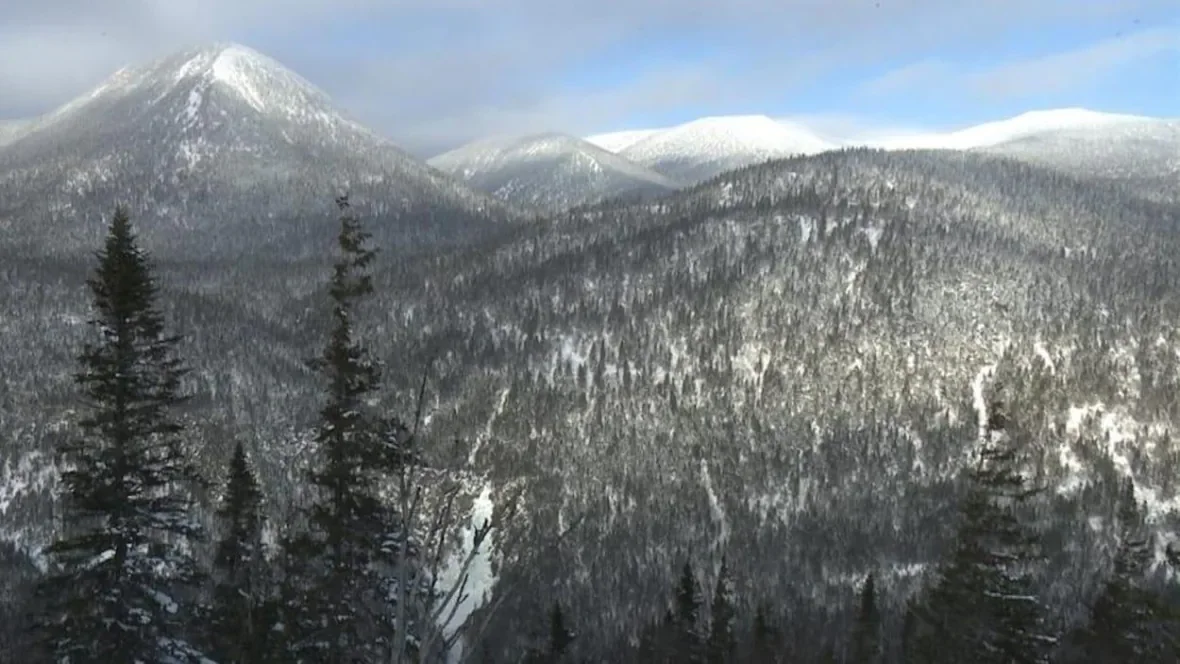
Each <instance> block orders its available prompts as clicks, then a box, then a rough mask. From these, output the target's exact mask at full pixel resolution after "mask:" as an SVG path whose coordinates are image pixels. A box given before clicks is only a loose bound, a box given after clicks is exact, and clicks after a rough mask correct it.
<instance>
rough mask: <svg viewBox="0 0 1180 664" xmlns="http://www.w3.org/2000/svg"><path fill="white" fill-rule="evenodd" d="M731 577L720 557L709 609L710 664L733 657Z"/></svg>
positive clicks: (721, 663) (726, 660)
mask: <svg viewBox="0 0 1180 664" xmlns="http://www.w3.org/2000/svg"><path fill="white" fill-rule="evenodd" d="M733 599H734V598H733V579H731V578H730V575H729V564H728V563H727V561H726V560H725V559H724V558H722V559H721V570H720V572H718V574H717V584H716V586H714V588H713V606H712V608H711V611H710V622H709V642H708V648H707V650H708V659H709V662H710V664H723V663H724V662H729V661H731V660H732V658H733V654H734V646H735V639H734V635H733V626H734V618H735V614H734V606H733Z"/></svg>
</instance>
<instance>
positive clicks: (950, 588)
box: [906, 431, 1056, 664]
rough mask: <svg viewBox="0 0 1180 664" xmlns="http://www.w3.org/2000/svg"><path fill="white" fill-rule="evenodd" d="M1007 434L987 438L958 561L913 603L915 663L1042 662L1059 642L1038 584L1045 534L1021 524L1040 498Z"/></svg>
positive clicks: (910, 645)
mask: <svg viewBox="0 0 1180 664" xmlns="http://www.w3.org/2000/svg"><path fill="white" fill-rule="evenodd" d="M1017 450H1018V446H1017V444H1016V442H1015V439H1013V438H1012V437H1011V436H1010V435H1009V433H1008V432H1007V431H1003V432H992V431H988V432H987V433H986V434H985V439H984V440H983V441H982V445H981V448H980V451H979V456H978V460H977V463H976V464H975V465H974V467H972V468H971V470H970V471H969V474H968V492H967V496H966V498H965V500H964V502H963V505H962V507H961V517H960V518H961V523H960V526H959V531H958V535H957V539H956V542H955V548H954V551H953V553H952V554H951V558H950V560H949V561H948V562H947V563H945V564H944V565H943V567H942V569H941V574H940V577H941V578H940V579H939V580H938V582H937V583H936V584H935V585H934V586H933V587H932V588H930V589H929V590H928V593H927V594H926V596H925V597H924V598H922V599H920V600H919V601H917V602H915V603H914V604H913V605H912V606H911V611H913V612H914V615H913V616H911V617H910V619H911V620H913V621H914V622H913V623H911V625H910V627H911V629H910V634H908V635H907V636H908V637H909V638H907V644H906V645H907V661H911V662H915V663H922V662H942V661H955V662H962V663H963V664H993V663H994V664H1001V663H1002V664H1042V663H1043V662H1047V661H1048V657H1049V655H1048V653H1049V652H1050V651H1051V650H1052V648H1053V647H1054V645H1055V643H1056V638H1055V637H1054V636H1053V635H1052V634H1051V632H1050V631H1049V629H1048V628H1047V627H1046V620H1045V615H1044V614H1045V611H1044V608H1043V607H1042V605H1041V603H1040V601H1039V599H1038V597H1037V595H1036V590H1035V588H1034V587H1033V576H1032V572H1033V566H1034V565H1035V564H1036V563H1037V562H1038V561H1039V559H1040V552H1039V546H1038V539H1037V535H1036V533H1035V532H1033V530H1032V529H1031V528H1030V527H1029V526H1028V525H1027V524H1025V523H1024V522H1023V521H1022V519H1021V508H1022V506H1023V505H1024V504H1025V502H1026V500H1027V499H1028V498H1029V497H1030V496H1031V495H1033V493H1034V492H1033V491H1031V490H1030V489H1029V488H1028V487H1027V486H1026V481H1025V479H1024V477H1023V475H1022V474H1021V473H1020V472H1019V470H1018V467H1017V462H1018V457H1017Z"/></svg>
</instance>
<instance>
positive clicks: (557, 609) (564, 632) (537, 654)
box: [525, 602, 574, 664]
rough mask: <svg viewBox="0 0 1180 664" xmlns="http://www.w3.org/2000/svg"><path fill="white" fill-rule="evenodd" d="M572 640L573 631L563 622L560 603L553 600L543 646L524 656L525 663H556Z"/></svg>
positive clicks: (563, 617)
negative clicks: (547, 633)
mask: <svg viewBox="0 0 1180 664" xmlns="http://www.w3.org/2000/svg"><path fill="white" fill-rule="evenodd" d="M573 640H574V633H573V632H571V631H570V629H569V627H568V626H567V625H566V623H565V613H564V612H562V610H561V604H560V603H558V602H554V603H553V606H552V608H550V609H549V636H548V642H547V643H546V644H545V647H544V648H534V649H532V650H531V651H530V652H529V654H528V656H527V657H526V658H525V662H526V664H557V663H558V662H561V661H562V658H563V657H565V654H566V652H567V651H568V650H569V646H570V643H571V642H572V641H573Z"/></svg>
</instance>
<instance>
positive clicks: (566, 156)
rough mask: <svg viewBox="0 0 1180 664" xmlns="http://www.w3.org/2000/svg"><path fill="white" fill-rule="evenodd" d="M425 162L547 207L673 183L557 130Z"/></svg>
mask: <svg viewBox="0 0 1180 664" xmlns="http://www.w3.org/2000/svg"><path fill="white" fill-rule="evenodd" d="M428 163H429V164H430V165H431V166H434V167H435V168H437V169H439V170H442V171H444V172H446V173H450V174H451V175H454V176H455V177H456V178H458V179H459V180H460V181H463V182H465V183H467V184H468V185H470V186H472V187H474V188H475V189H477V190H479V191H484V192H487V193H489V194H492V195H494V196H496V197H498V198H500V199H503V200H504V201H507V202H509V203H512V204H516V205H523V206H528V207H532V208H541V209H546V210H557V209H564V208H569V207H572V206H575V205H580V204H584V203H590V202H594V201H597V200H601V199H604V198H616V197H643V196H648V195H652V194H661V193H666V192H669V191H672V190H673V189H676V188H677V186H678V185H677V183H675V182H673V181H672V180H670V179H668V178H666V177H664V176H662V175H660V174H659V173H656V172H654V171H651V170H648V169H646V168H643V167H642V166H639V165H637V164H634V163H631V162H629V161H627V160H626V159H623V158H622V157H620V156H618V155H616V154H613V153H611V152H608V151H606V150H604V149H602V148H599V147H597V146H595V145H592V144H591V143H589V142H587V141H584V140H581V139H578V138H574V137H573V136H567V135H564V134H556V133H545V134H536V135H531V136H524V137H514V138H493V139H488V140H483V141H477V142H475V143H471V144H469V145H465V146H463V147H460V148H458V149H456V150H452V151H451V152H447V153H446V154H442V155H439V156H437V157H434V158H432V159H430V160H429V162H428Z"/></svg>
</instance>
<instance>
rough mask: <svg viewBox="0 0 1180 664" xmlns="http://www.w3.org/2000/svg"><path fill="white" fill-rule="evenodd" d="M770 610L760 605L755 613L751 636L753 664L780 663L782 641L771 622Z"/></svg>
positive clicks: (762, 604) (751, 658)
mask: <svg viewBox="0 0 1180 664" xmlns="http://www.w3.org/2000/svg"><path fill="white" fill-rule="evenodd" d="M769 614H770V609H768V608H767V606H766V604H764V603H759V604H758V608H757V609H756V610H755V612H754V627H753V630H752V633H751V635H750V662H751V664H773V663H774V662H777V661H779V648H780V646H781V643H780V641H781V639H780V635H779V633H778V630H776V629H775V627H774V625H773V623H771V620H770V615H769Z"/></svg>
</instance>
